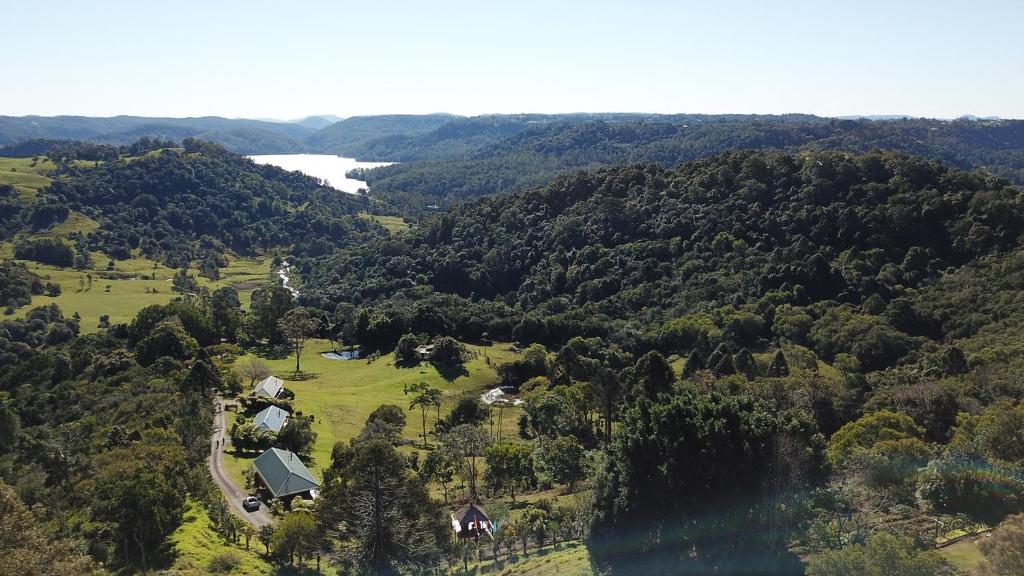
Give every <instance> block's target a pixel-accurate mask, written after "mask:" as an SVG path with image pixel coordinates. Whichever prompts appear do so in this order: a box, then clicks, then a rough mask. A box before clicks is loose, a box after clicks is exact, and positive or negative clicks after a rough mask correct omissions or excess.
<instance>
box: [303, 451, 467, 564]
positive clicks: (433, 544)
mask: <svg viewBox="0 0 1024 576" xmlns="http://www.w3.org/2000/svg"><path fill="white" fill-rule="evenodd" d="M336 452H337V454H338V455H339V457H340V458H341V460H336V461H334V462H333V463H332V466H331V470H330V471H329V472H328V473H327V474H325V478H324V480H325V484H324V491H323V497H322V502H321V504H320V506H319V507H318V509H317V514H318V519H319V521H320V523H321V524H322V525H324V526H327V527H328V532H329V535H330V536H331V537H332V538H334V539H336V540H338V543H339V546H338V547H337V548H336V552H334V553H333V554H334V557H335V560H336V561H338V562H339V563H340V564H341V565H342V566H343V567H345V568H347V569H349V570H350V571H351V572H353V573H356V574H372V575H374V576H378V575H397V574H402V573H406V572H408V571H423V570H426V569H427V568H430V567H432V566H436V565H437V563H438V561H439V558H440V554H439V545H440V543H441V542H444V541H445V540H446V537H447V534H446V532H447V531H448V529H447V528H446V526H445V525H444V522H443V521H442V517H441V514H440V510H438V508H437V506H436V504H434V503H433V502H432V501H431V500H430V496H429V494H428V493H427V491H426V489H425V487H424V485H423V483H422V482H421V481H420V479H419V478H418V477H416V476H415V475H413V474H412V472H411V471H410V470H409V469H408V468H407V467H406V461H405V459H404V458H402V457H401V456H400V455H399V454H398V452H396V451H395V448H394V447H393V446H392V445H391V444H390V443H388V442H386V441H385V440H383V439H380V438H370V439H367V440H362V441H356V442H353V443H352V446H351V451H347V450H340V451H336Z"/></svg>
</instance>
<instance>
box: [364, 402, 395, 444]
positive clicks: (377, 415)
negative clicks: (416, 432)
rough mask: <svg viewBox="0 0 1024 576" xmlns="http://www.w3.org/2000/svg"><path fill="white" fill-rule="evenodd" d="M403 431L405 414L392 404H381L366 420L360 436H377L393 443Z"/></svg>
mask: <svg viewBox="0 0 1024 576" xmlns="http://www.w3.org/2000/svg"><path fill="white" fill-rule="evenodd" d="M403 429H405V412H404V411H403V410H402V409H401V408H400V407H399V406H395V405H394V404H382V405H380V406H378V407H377V408H376V409H375V410H374V411H373V412H371V413H370V415H369V416H368V417H367V418H366V426H365V427H364V428H363V432H362V436H363V437H370V436H379V437H381V438H383V439H384V440H386V441H388V442H390V443H394V442H395V441H396V440H398V438H399V436H401V435H402V430H403Z"/></svg>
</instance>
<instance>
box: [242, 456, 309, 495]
mask: <svg viewBox="0 0 1024 576" xmlns="http://www.w3.org/2000/svg"><path fill="white" fill-rule="evenodd" d="M252 465H253V466H254V467H255V468H256V473H257V474H259V476H260V478H262V479H263V483H264V484H266V485H267V488H268V489H269V490H270V493H271V494H273V495H274V498H282V497H284V496H290V495H292V494H299V493H302V492H306V491H308V490H314V489H318V488H320V483H319V482H317V481H316V479H315V478H313V475H312V474H310V473H309V470H307V469H306V466H305V465H304V464H303V463H302V460H299V457H298V455H296V454H294V453H292V452H289V451H287V450H281V449H280V448H271V449H270V450H267V451H266V452H264V453H263V454H260V455H259V457H257V458H256V459H255V460H253V461H252Z"/></svg>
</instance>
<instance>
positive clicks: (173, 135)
mask: <svg viewBox="0 0 1024 576" xmlns="http://www.w3.org/2000/svg"><path fill="white" fill-rule="evenodd" d="M315 131H316V130H315V129H314V128H311V127H309V126H305V125H302V124H298V123H288V122H267V121H261V120H248V119H241V118H239V119H233V118H220V117H216V116H206V117H200V118H148V117H141V116H114V117H110V118H94V117H87V116H20V117H15V116H0V154H3V155H9V154H6V153H5V152H4V148H3V147H9V146H13V145H15V144H19V143H21V142H24V141H26V140H37V139H49V140H82V141H86V142H93V143H100V144H130V143H132V142H135V141H136V140H138V139H139V138H141V137H143V136H148V137H150V138H158V139H163V140H168V139H169V140H176V141H181V140H184V139H185V138H199V139H202V140H207V141H210V142H216V143H218V144H221V145H223V146H225V147H226V148H228V149H229V150H231V151H232V152H237V153H239V154H285V153H291V152H305V151H306V145H305V144H304V143H303V139H305V138H306V137H307V136H309V135H311V134H313V133H314V132H315Z"/></svg>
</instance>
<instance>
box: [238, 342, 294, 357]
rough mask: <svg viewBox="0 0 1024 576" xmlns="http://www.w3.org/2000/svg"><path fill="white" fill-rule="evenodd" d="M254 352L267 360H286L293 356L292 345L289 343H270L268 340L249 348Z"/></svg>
mask: <svg viewBox="0 0 1024 576" xmlns="http://www.w3.org/2000/svg"><path fill="white" fill-rule="evenodd" d="M249 349H250V350H252V353H253V354H254V355H256V356H258V357H260V358H265V359H267V360H284V359H285V358H287V357H288V356H291V353H292V349H291V346H288V345H287V344H274V345H271V344H268V343H266V342H260V343H259V344H256V345H254V346H251V347H250V348H249Z"/></svg>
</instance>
